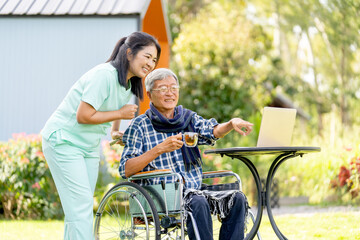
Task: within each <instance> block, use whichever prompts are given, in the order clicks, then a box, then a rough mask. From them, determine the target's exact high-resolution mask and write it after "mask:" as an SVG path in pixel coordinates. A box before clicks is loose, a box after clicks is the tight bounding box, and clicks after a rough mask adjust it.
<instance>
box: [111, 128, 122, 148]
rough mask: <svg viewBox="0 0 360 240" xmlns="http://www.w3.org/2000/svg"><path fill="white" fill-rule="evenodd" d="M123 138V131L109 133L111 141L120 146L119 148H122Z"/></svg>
mask: <svg viewBox="0 0 360 240" xmlns="http://www.w3.org/2000/svg"><path fill="white" fill-rule="evenodd" d="M123 136H124V131H112V132H111V138H112V139H113V140H117V141H116V142H115V143H114V144H120V145H121V146H124V145H125V144H124V142H123V140H122V138H123ZM113 142H114V141H113Z"/></svg>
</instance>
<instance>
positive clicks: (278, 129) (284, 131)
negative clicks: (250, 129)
mask: <svg viewBox="0 0 360 240" xmlns="http://www.w3.org/2000/svg"><path fill="white" fill-rule="evenodd" d="M295 118H296V109H294V108H275V107H264V111H263V116H262V119H261V125H260V132H259V137H258V141H257V147H287V146H290V145H291V136H292V133H293V130H294V125H295Z"/></svg>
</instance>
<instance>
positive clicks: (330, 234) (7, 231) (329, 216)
mask: <svg viewBox="0 0 360 240" xmlns="http://www.w3.org/2000/svg"><path fill="white" fill-rule="evenodd" d="M275 221H276V223H277V225H278V227H279V229H280V230H281V232H282V233H283V234H284V235H285V236H286V237H287V238H288V239H296V240H305V239H306V240H312V239H315V240H343V239H352V240H360V227H359V222H360V212H346V213H339V212H338V213H317V214H306V215H305V214H304V215H301V214H299V215H282V216H275ZM63 226H64V224H63V221H57V220H51V221H5V220H0V239H6V240H18V239H22V240H49V239H51V240H61V239H62V238H63ZM260 233H261V236H262V238H263V239H264V240H276V239H278V238H277V236H276V235H275V233H274V232H273V230H272V228H271V225H270V221H269V220H268V218H267V216H265V215H264V216H263V219H262V222H261V226H260ZM255 239H256V238H255Z"/></svg>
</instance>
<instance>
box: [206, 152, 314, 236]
mask: <svg viewBox="0 0 360 240" xmlns="http://www.w3.org/2000/svg"><path fill="white" fill-rule="evenodd" d="M320 151H321V149H320V148H319V147H233V148H223V149H213V150H206V151H205V154H220V156H221V157H223V156H224V155H225V156H228V157H231V158H236V159H239V160H240V161H242V162H243V163H244V164H245V165H246V166H247V167H248V168H249V170H250V171H251V173H252V175H253V177H254V179H255V184H256V189H257V193H258V196H257V202H258V206H257V207H258V212H257V215H256V219H255V222H254V225H253V227H252V229H251V231H250V232H249V234H247V236H246V238H245V240H248V239H253V238H254V237H255V235H256V233H257V231H258V229H259V227H260V222H261V218H262V212H263V209H264V207H265V208H266V210H267V213H268V217H269V220H270V223H271V226H272V228H273V230H274V232H275V233H276V235H277V236H278V238H279V239H281V240H287V238H286V237H285V236H284V234H282V233H281V231H280V230H279V228H278V227H277V225H276V223H275V220H274V217H273V214H272V211H271V206H270V200H271V184H272V181H273V177H274V175H275V172H276V170H277V169H278V168H279V166H280V165H281V164H282V163H283V162H284V161H286V160H288V159H290V158H294V157H297V156H301V157H302V156H303V155H304V154H306V153H314V152H320ZM255 155H275V158H274V160H273V161H272V164H271V166H270V168H269V171H268V173H267V177H266V184H265V191H264V190H263V189H262V186H261V179H260V176H259V173H258V171H257V169H256V167H255V165H254V164H253V163H252V162H251V160H250V159H248V158H247V157H248V156H255Z"/></svg>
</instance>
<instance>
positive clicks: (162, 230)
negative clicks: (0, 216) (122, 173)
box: [94, 170, 261, 240]
mask: <svg viewBox="0 0 360 240" xmlns="http://www.w3.org/2000/svg"><path fill="white" fill-rule="evenodd" d="M169 176H174V177H175V182H174V183H167V184H164V183H162V184H161V186H159V185H150V186H140V185H139V184H137V183H134V182H132V181H143V180H146V179H148V178H155V177H169ZM226 176H231V177H235V178H236V180H237V182H238V188H239V190H240V191H241V190H242V187H241V179H240V177H239V176H238V175H237V174H236V173H234V172H232V171H227V170H220V171H212V172H204V173H203V179H209V178H218V177H226ZM210 186H214V185H210ZM215 186H216V185H215ZM169 188H170V190H167V189H169ZM183 188H184V185H183V182H182V177H181V175H180V174H178V173H174V172H172V171H171V170H155V171H150V172H140V173H137V174H135V175H133V176H131V177H130V178H129V179H128V181H126V182H121V183H118V184H117V185H115V186H114V187H112V188H111V189H110V190H109V191H108V192H107V193H106V194H105V196H104V197H103V199H102V200H101V203H100V205H99V208H98V210H97V213H96V216H95V222H94V235H95V239H96V240H103V239H156V240H157V239H175V240H180V239H181V240H183V239H185V236H186V229H185V222H184V212H185V209H184V207H185V206H184V202H183ZM173 190H175V191H173ZM173 193H174V194H175V196H173V195H172V194H173ZM159 195H162V196H159ZM114 197H115V200H112V199H113V198H114ZM126 201H128V203H127V202H126ZM172 201H174V202H173V206H172V207H171V206H169V203H172ZM112 204H114V205H115V206H112ZM170 205H171V204H170ZM120 206H121V207H120ZM134 206H135V207H134ZM123 211H124V214H127V213H129V214H130V218H129V219H128V218H127V217H126V216H125V217H124V218H123V217H121V216H120V215H121V212H123ZM188 214H189V217H190V218H191V220H192V222H193V226H194V232H195V236H196V238H197V239H200V237H199V233H198V228H197V225H196V222H195V220H194V219H193V217H192V214H191V213H190V212H188ZM104 215H105V216H106V215H109V216H108V217H107V218H109V217H110V219H112V218H114V219H113V222H114V224H115V225H116V224H117V225H118V226H116V227H114V226H112V225H110V224H113V223H109V226H105V223H102V218H103V216H104ZM112 215H118V216H117V217H118V218H119V219H121V218H123V219H121V220H119V219H116V218H115V216H112ZM249 215H250V217H251V219H252V222H253V223H254V219H255V218H254V215H253V214H252V212H251V211H250V209H249ZM176 217H180V219H178V218H176ZM103 220H104V219H103ZM104 221H105V220H104ZM110 221H111V220H110ZM179 231H180V233H179ZM105 235H106V236H105ZM111 236H113V237H114V238H110V237H111ZM162 236H163V237H162ZM105 237H106V238H105ZM257 238H258V239H259V240H261V236H260V233H259V232H258V233H257Z"/></svg>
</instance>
